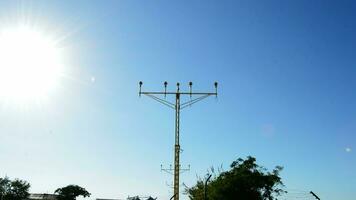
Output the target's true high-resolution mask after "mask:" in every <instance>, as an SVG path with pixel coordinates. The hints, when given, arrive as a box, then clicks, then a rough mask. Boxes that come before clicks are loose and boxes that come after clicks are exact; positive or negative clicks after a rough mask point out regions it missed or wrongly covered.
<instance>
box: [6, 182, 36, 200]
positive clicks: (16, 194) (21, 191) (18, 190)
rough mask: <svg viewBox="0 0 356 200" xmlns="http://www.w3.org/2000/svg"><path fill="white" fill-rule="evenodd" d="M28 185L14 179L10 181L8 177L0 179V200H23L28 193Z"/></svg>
mask: <svg viewBox="0 0 356 200" xmlns="http://www.w3.org/2000/svg"><path fill="white" fill-rule="evenodd" d="M29 189H30V184H29V183H27V182H26V181H23V180H19V179H15V180H13V181H11V180H10V179H9V178H8V177H5V178H0V199H1V200H24V199H26V198H27V197H28V196H29V195H30V194H29V193H28V191H29Z"/></svg>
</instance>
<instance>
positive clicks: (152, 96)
mask: <svg viewBox="0 0 356 200" xmlns="http://www.w3.org/2000/svg"><path fill="white" fill-rule="evenodd" d="M145 95H146V96H148V97H150V98H152V99H154V100H156V101H158V102H159V103H161V104H163V105H165V106H168V107H170V108H172V109H175V105H174V104H173V103H171V102H169V101H166V100H164V99H161V98H159V97H156V96H154V95H152V94H149V93H147V94H145Z"/></svg>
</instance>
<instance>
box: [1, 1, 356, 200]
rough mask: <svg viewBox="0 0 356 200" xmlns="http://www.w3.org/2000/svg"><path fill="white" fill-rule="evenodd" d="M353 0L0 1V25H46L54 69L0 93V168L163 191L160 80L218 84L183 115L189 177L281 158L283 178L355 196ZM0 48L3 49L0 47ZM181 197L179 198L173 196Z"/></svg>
mask: <svg viewBox="0 0 356 200" xmlns="http://www.w3.org/2000/svg"><path fill="white" fill-rule="evenodd" d="M355 19H356V2H354V1H351V0H341V1H321V0H313V1H310V0H298V1H282V0H279V1H278V0H269V1H251V0H249V1H247V0H246V1H180V2H173V1H75V2H72V1H0V28H1V29H2V28H7V27H11V26H16V25H18V24H21V23H27V24H30V25H31V26H33V27H35V28H36V29H38V30H41V31H43V32H44V33H46V34H49V35H52V36H54V37H55V38H58V40H59V41H60V42H59V44H60V46H61V48H62V51H63V53H64V59H63V62H64V63H65V69H64V70H65V73H64V74H63V76H62V78H61V80H60V83H59V86H58V87H57V88H56V89H54V90H52V91H51V93H50V94H49V95H48V97H47V98H46V99H45V100H43V101H41V102H36V103H34V102H30V103H25V104H21V105H19V104H16V103H11V102H7V101H5V100H4V99H0V142H1V145H0V176H5V175H8V176H9V177H11V178H21V179H24V180H27V181H29V182H30V183H31V185H32V187H31V192H35V193H40V192H48V193H51V192H53V191H54V190H55V189H56V188H58V187H61V186H65V185H68V184H78V185H81V186H83V187H85V188H87V189H88V190H89V192H91V193H92V195H93V196H92V197H93V198H125V197H127V196H128V195H131V196H133V195H152V196H158V197H160V199H168V198H169V197H170V196H171V195H172V191H171V189H170V187H169V186H167V184H166V183H168V184H170V183H171V181H172V177H171V176H170V175H168V174H165V173H164V172H161V171H160V165H161V164H163V165H164V166H168V165H169V164H171V163H172V161H173V142H174V141H173V139H174V112H173V111H172V110H169V109H168V108H166V107H164V106H161V105H159V104H158V103H156V102H154V101H152V100H151V99H148V98H146V97H141V98H139V97H138V82H139V81H143V82H144V85H143V89H144V90H161V89H163V82H164V81H168V83H169V85H168V88H170V89H171V90H174V89H175V83H176V82H180V83H181V87H182V90H184V89H188V87H187V86H188V82H189V81H193V84H194V87H193V91H214V87H213V83H214V81H218V82H219V96H218V98H217V99H215V98H209V99H207V100H205V101H204V102H201V103H198V104H195V105H194V106H192V107H191V108H187V109H186V110H184V111H183V112H182V115H181V117H182V118H181V147H182V149H183V150H184V151H183V153H182V155H181V161H182V165H183V166H186V165H188V164H190V165H191V171H190V172H186V173H184V174H182V176H181V180H182V181H183V182H184V183H185V184H186V185H188V186H192V185H193V184H194V183H195V181H196V176H197V175H198V176H204V175H205V174H206V172H207V169H208V168H210V167H211V166H220V165H221V164H222V165H223V167H224V169H228V167H229V164H230V163H231V162H232V161H233V160H235V159H237V158H238V157H243V158H244V157H246V156H248V155H251V156H254V157H256V158H257V162H258V163H259V164H261V165H263V166H265V167H267V168H268V169H272V168H273V167H274V166H276V165H281V166H283V167H284V170H283V172H282V174H281V176H282V178H283V179H282V180H283V182H284V183H285V185H286V189H287V190H289V189H290V190H301V191H310V190H313V191H315V192H316V193H317V194H318V195H319V196H320V197H321V199H328V200H340V199H343V200H352V199H354V197H355V196H356V192H355V186H356V172H355V168H356V157H355V151H356V136H355V134H356V94H355V87H356V56H355V47H356V37H355V35H356V20H355ZM0 59H1V55H0ZM185 198H186V197H184V198H182V199H185Z"/></svg>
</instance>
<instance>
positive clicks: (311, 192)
mask: <svg viewBox="0 0 356 200" xmlns="http://www.w3.org/2000/svg"><path fill="white" fill-rule="evenodd" d="M310 194H312V195H313V196H314V197H315V198H316V199H318V200H320V198H319V197H318V196H317V195H316V194H315V193H314V192H313V191H310Z"/></svg>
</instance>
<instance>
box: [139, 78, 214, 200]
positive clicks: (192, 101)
mask: <svg viewBox="0 0 356 200" xmlns="http://www.w3.org/2000/svg"><path fill="white" fill-rule="evenodd" d="M142 84H143V83H142V82H141V81H140V82H139V86H140V91H139V96H141V95H146V96H148V97H150V98H152V99H154V100H156V101H158V102H159V103H162V104H163V105H165V106H168V107H170V108H172V109H174V110H175V143H174V174H173V175H174V181H173V184H174V185H173V188H174V196H173V198H174V200H179V175H180V172H182V171H185V170H186V169H181V167H180V160H179V157H180V144H179V120H180V111H181V110H182V109H184V108H186V107H188V106H191V105H193V104H195V103H197V102H199V101H201V100H203V99H205V98H207V97H209V96H217V95H218V93H217V87H218V83H217V82H215V83H214V86H215V92H192V86H193V83H192V82H189V92H181V91H180V88H179V83H177V91H176V92H167V85H168V83H167V82H164V92H143V91H142ZM161 95H164V98H166V96H167V95H174V96H175V103H171V102H169V101H167V100H165V99H162V98H161V97H159V96H161ZM182 95H189V96H190V100H188V101H187V102H184V103H182V104H181V96H182ZM192 96H194V97H195V98H193V99H192ZM162 170H164V171H168V170H172V169H162Z"/></svg>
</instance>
